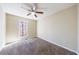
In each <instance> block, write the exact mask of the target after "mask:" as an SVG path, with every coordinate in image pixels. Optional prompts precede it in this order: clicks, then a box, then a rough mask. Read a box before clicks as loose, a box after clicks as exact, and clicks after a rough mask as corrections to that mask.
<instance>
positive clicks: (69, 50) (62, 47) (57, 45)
mask: <svg viewBox="0 0 79 59" xmlns="http://www.w3.org/2000/svg"><path fill="white" fill-rule="evenodd" d="M38 37H39V36H38ZM39 38H41V37H39ZM41 39H43V40H44V38H41ZM46 41H48V42H50V43H52V44H55V45H57V46H60V47H62V48H64V49H67V50H69V51H72V52H75V53H76V54H78V55H79V53H78V52H77V51H75V50H72V49H70V48H67V47H65V46H62V45H60V44H57V43H55V42H51V41H49V40H46Z"/></svg>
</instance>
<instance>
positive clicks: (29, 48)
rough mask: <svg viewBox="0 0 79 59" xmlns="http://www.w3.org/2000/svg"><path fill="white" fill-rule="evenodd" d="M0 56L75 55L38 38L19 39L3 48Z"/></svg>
mask: <svg viewBox="0 0 79 59" xmlns="http://www.w3.org/2000/svg"><path fill="white" fill-rule="evenodd" d="M0 55H76V53H74V52H72V51H69V50H67V49H64V48H62V47H59V46H57V45H54V44H51V43H49V42H47V41H45V40H42V39H40V38H30V39H21V40H18V41H16V42H13V43H10V44H8V45H6V46H5V47H3V48H2V49H1V51H0Z"/></svg>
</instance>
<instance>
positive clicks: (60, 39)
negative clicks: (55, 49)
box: [37, 6, 77, 51]
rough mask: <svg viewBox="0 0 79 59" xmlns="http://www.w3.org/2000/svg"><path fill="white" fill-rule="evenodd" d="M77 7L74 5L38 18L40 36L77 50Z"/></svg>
mask: <svg viewBox="0 0 79 59" xmlns="http://www.w3.org/2000/svg"><path fill="white" fill-rule="evenodd" d="M76 23H77V8H76V6H72V7H70V8H67V9H64V10H62V11H60V12H58V13H56V14H53V15H50V16H47V17H46V18H42V19H39V20H38V25H37V27H38V31H37V32H38V36H39V37H41V38H43V39H45V40H47V41H50V42H52V43H56V44H59V45H60V46H63V47H66V48H69V49H72V50H75V51H76V50H77V37H76V36H77V24H76Z"/></svg>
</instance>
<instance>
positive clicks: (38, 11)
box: [35, 11, 44, 14]
mask: <svg viewBox="0 0 79 59" xmlns="http://www.w3.org/2000/svg"><path fill="white" fill-rule="evenodd" d="M35 13H39V14H43V13H44V12H40V11H36V12H35Z"/></svg>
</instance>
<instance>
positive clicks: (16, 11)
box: [1, 3, 75, 19]
mask: <svg viewBox="0 0 79 59" xmlns="http://www.w3.org/2000/svg"><path fill="white" fill-rule="evenodd" d="M72 5H75V4H74V3H38V7H39V8H42V9H41V10H42V11H44V14H43V15H38V18H35V17H33V16H26V15H27V11H25V10H23V9H22V8H21V6H22V3H1V6H2V8H3V10H4V11H5V12H6V13H9V14H13V15H17V16H20V17H24V18H28V19H39V18H42V17H46V16H48V15H51V14H54V13H56V12H58V11H61V10H63V9H65V8H68V7H70V6H72Z"/></svg>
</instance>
